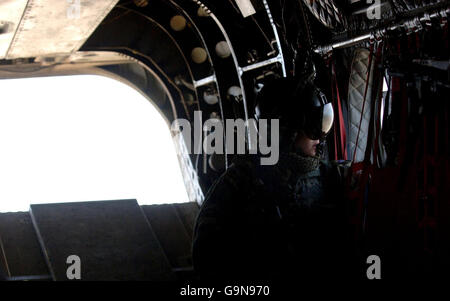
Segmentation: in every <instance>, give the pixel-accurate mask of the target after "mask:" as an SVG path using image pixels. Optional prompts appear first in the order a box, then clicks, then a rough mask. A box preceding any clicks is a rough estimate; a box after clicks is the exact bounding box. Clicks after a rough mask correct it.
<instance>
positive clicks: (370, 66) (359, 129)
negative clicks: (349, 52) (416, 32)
mask: <svg viewBox="0 0 450 301" xmlns="http://www.w3.org/2000/svg"><path fill="white" fill-rule="evenodd" d="M372 56H373V43H371V44H370V54H369V64H368V65H367V77H366V87H365V89H364V98H363V105H362V110H361V118H360V119H359V126H358V134H357V135H356V143H355V148H354V150H353V158H352V165H353V163H354V162H355V157H356V150H357V148H358V140H359V133H360V131H361V123H362V119H363V115H364V106H365V104H366V97H367V88H368V87H369V80H370V69H372Z"/></svg>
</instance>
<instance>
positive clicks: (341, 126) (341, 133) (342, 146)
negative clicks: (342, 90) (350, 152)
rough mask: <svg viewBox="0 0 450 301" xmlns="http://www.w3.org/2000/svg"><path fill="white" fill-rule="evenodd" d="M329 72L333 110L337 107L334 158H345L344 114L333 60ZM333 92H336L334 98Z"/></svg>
mask: <svg viewBox="0 0 450 301" xmlns="http://www.w3.org/2000/svg"><path fill="white" fill-rule="evenodd" d="M331 73H332V81H334V85H333V83H332V86H331V91H332V97H333V98H332V101H333V106H334V108H335V111H336V107H337V111H338V119H337V120H336V118H335V119H334V124H335V128H334V143H335V144H334V145H335V148H334V149H335V160H338V159H343V160H347V147H346V143H347V136H346V131H345V124H344V114H343V113H342V104H341V97H340V95H339V85H338V82H337V77H336V70H335V66H334V62H332V63H331ZM335 93H336V99H335V98H334V94H335ZM336 123H338V126H336ZM336 129H339V150H340V153H339V156H338V144H337V143H338V139H337V137H336V135H337V133H336V132H337V131H336Z"/></svg>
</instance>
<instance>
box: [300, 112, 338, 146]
mask: <svg viewBox="0 0 450 301" xmlns="http://www.w3.org/2000/svg"><path fill="white" fill-rule="evenodd" d="M333 120H334V112H333V106H332V104H331V103H327V104H325V105H324V106H320V107H315V108H314V109H312V110H311V111H310V112H308V114H307V115H306V127H305V129H304V132H305V134H306V136H308V138H310V139H311V140H319V139H323V138H325V136H326V135H327V134H328V132H329V131H330V129H331V127H332V125H333Z"/></svg>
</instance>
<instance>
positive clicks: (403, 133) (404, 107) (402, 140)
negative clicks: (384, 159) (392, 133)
mask: <svg viewBox="0 0 450 301" xmlns="http://www.w3.org/2000/svg"><path fill="white" fill-rule="evenodd" d="M400 93H401V99H402V103H401V113H400V136H399V142H398V148H399V149H398V165H399V166H403V163H404V162H405V156H406V142H407V135H408V102H409V101H408V92H407V87H406V83H405V81H402V82H401V84H400Z"/></svg>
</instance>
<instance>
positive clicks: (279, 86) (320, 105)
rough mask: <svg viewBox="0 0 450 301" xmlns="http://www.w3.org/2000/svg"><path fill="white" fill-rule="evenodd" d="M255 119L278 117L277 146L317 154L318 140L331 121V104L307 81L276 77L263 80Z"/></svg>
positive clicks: (311, 154)
mask: <svg viewBox="0 0 450 301" xmlns="http://www.w3.org/2000/svg"><path fill="white" fill-rule="evenodd" d="M255 115H256V118H257V119H262V118H263V119H278V120H279V125H280V150H281V151H284V152H297V153H299V154H301V155H305V156H316V155H318V144H319V143H320V141H321V140H323V139H324V138H325V137H326V135H327V133H328V132H329V131H330V129H331V126H332V124H333V118H334V114H333V107H332V105H331V103H329V102H328V101H327V99H326V97H325V95H324V94H323V93H322V92H321V91H320V90H319V88H318V87H316V86H315V85H314V84H312V83H311V82H309V81H306V82H305V81H303V82H302V81H301V80H298V79H292V78H279V79H272V80H270V81H267V82H266V83H265V84H264V87H263V88H262V89H261V91H260V93H259V94H258V96H257V99H256V107H255Z"/></svg>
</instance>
